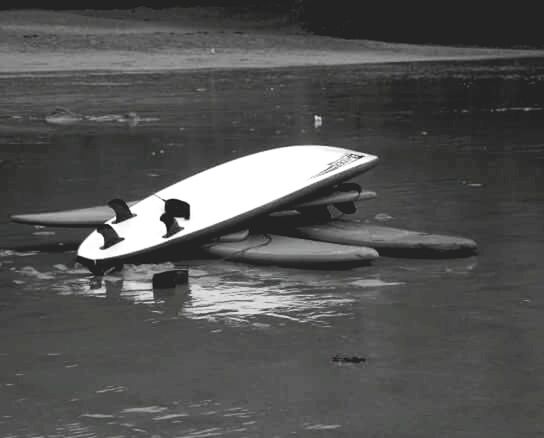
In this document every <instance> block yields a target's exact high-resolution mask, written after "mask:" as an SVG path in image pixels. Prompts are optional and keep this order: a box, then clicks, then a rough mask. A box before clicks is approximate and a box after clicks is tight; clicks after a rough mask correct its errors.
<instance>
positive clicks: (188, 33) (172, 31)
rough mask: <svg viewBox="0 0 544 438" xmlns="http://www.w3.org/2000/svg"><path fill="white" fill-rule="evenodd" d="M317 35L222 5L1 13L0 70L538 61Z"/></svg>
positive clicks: (527, 53)
mask: <svg viewBox="0 0 544 438" xmlns="http://www.w3.org/2000/svg"><path fill="white" fill-rule="evenodd" d="M543 55H544V51H543V50H516V49H499V48H475V47H445V46H436V45H411V44H393V43H383V42H378V41H369V40H346V39H340V38H332V37H325V36H318V35H313V34H311V33H308V32H306V31H305V30H303V29H302V28H301V27H300V26H299V25H297V24H294V23H292V22H291V21H290V20H289V19H287V18H285V19H282V18H278V17H272V18H271V17H264V16H260V17H259V16H255V14H252V15H247V14H246V15H241V14H238V15H235V14H232V13H229V12H227V11H224V10H223V9H221V8H172V9H163V10H153V9H149V8H137V9H133V10H122V11H121V10H113V11H90V10H88V11H77V12H76V11H42V10H24V11H23V10H12V11H2V12H0V59H1V61H2V62H0V73H5V74H6V73H19V72H59V71H61V72H62V71H112V72H141V71H147V72H149V71H166V70H173V71H175V70H194V69H212V68H213V69H235V68H272V67H294V66H316V65H321V66H324V65H346V64H364V63H386V62H404V61H411V62H413V61H444V60H476V59H494V58H522V57H534V56H537V57H541V56H543Z"/></svg>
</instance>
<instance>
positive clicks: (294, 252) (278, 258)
mask: <svg viewBox="0 0 544 438" xmlns="http://www.w3.org/2000/svg"><path fill="white" fill-rule="evenodd" d="M201 249H202V250H203V251H204V252H205V253H207V254H210V255H213V256H215V257H221V258H224V259H227V260H232V261H239V262H248V263H258V264H267V265H279V266H292V267H316V268H317V267H328V268H332V267H333V266H334V267H342V266H354V265H364V264H368V263H370V262H371V261H372V260H375V259H377V258H378V253H377V252H376V250H374V249H372V248H365V247H363V246H353V245H340V244H337V243H327V242H317V241H314V240H307V239H299V238H295V237H287V236H278V235H273V234H250V235H249V236H247V237H246V238H244V239H242V240H235V239H232V240H221V239H219V240H218V241H217V242H213V243H208V244H206V245H203V246H202V247H201Z"/></svg>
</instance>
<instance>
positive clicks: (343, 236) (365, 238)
mask: <svg viewBox="0 0 544 438" xmlns="http://www.w3.org/2000/svg"><path fill="white" fill-rule="evenodd" d="M270 224H272V223H271V222H269V229H270V230H271V232H276V233H280V234H287V235H289V236H295V237H299V238H303V239H312V240H318V241H322V242H331V243H338V244H343V245H363V246H365V247H370V248H375V249H376V250H377V251H378V253H379V254H380V255H381V256H382V255H384V256H393V257H433V258H441V257H466V256H471V255H474V254H476V252H477V248H478V247H477V244H476V242H475V241H474V240H472V239H468V238H466V237H459V236H450V235H444V234H431V233H424V232H420V231H411V230H405V229H401V228H393V227H387V226H382V225H374V224H366V223H362V222H359V221H355V220H347V219H336V220H333V221H330V222H326V223H317V224H306V225H301V224H295V223H292V226H285V224H281V225H280V226H274V225H273V224H272V225H270ZM278 224H279V223H278Z"/></svg>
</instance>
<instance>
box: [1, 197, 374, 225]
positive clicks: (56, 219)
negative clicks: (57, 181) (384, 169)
mask: <svg viewBox="0 0 544 438" xmlns="http://www.w3.org/2000/svg"><path fill="white" fill-rule="evenodd" d="M375 197H376V193H375V192H372V191H370V190H361V191H357V190H347V191H338V190H334V191H332V192H331V193H326V194H323V195H319V196H317V197H315V198H313V199H308V200H304V201H301V202H298V203H294V204H293V205H290V206H285V208H286V209H292V210H296V209H299V208H309V207H317V206H326V205H333V204H341V203H345V202H358V201H363V200H368V199H374V198H375ZM137 202H139V201H130V202H127V204H128V206H133V205H134V204H136V203H137ZM114 216H115V214H114V212H113V210H112V209H111V208H110V207H108V206H107V205H98V206H95V207H87V208H77V209H71V210H59V211H48V212H43V213H26V214H14V215H11V217H10V219H11V221H12V222H16V223H20V224H27V225H42V226H47V227H62V228H94V227H97V226H98V225H101V224H103V223H104V222H106V221H108V220H110V219H111V218H113V217H114Z"/></svg>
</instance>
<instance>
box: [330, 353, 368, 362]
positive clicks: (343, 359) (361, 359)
mask: <svg viewBox="0 0 544 438" xmlns="http://www.w3.org/2000/svg"><path fill="white" fill-rule="evenodd" d="M332 361H333V362H342V363H361V362H366V357H361V356H340V355H339V354H337V355H335V356H334V357H333V358H332Z"/></svg>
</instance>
